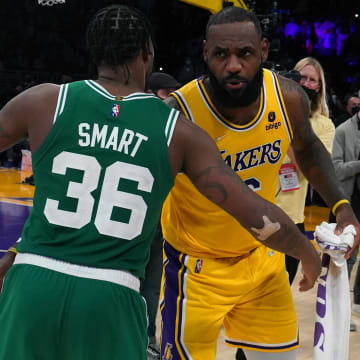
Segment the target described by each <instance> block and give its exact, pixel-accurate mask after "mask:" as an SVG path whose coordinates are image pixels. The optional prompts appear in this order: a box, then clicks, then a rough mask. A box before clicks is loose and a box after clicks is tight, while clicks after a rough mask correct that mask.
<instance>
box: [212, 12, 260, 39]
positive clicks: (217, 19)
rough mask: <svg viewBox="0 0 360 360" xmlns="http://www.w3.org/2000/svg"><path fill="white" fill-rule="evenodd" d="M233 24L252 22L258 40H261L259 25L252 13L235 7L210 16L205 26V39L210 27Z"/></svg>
mask: <svg viewBox="0 0 360 360" xmlns="http://www.w3.org/2000/svg"><path fill="white" fill-rule="evenodd" d="M235 22H252V23H253V24H254V26H255V29H256V32H257V33H258V35H259V37H260V39H261V38H262V30H261V25H260V22H259V19H258V18H257V16H256V15H255V14H254V13H252V12H250V11H248V10H245V9H242V8H239V7H236V6H227V7H225V8H224V9H222V10H221V11H219V12H218V13H216V14H214V15H212V16H210V18H209V21H208V23H207V25H206V39H207V38H208V33H209V28H210V26H212V25H220V24H231V23H235Z"/></svg>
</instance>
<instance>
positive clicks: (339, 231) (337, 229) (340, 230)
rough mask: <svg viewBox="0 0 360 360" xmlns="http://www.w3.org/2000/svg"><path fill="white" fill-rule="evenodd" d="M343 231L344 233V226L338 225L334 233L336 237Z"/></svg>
mask: <svg viewBox="0 0 360 360" xmlns="http://www.w3.org/2000/svg"><path fill="white" fill-rule="evenodd" d="M343 231H344V226H342V225H340V224H338V223H337V224H336V227H335V231H334V233H335V235H340V234H341V233H342V232H343Z"/></svg>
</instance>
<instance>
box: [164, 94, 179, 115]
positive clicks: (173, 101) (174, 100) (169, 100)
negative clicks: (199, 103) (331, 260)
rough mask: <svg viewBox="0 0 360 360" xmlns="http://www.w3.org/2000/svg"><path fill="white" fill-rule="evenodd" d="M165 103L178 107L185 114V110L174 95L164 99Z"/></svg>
mask: <svg viewBox="0 0 360 360" xmlns="http://www.w3.org/2000/svg"><path fill="white" fill-rule="evenodd" d="M164 103H165V104H166V105H169V106H170V107H172V108H174V109H176V110H179V111H180V112H181V113H182V114H183V111H182V110H181V107H180V105H179V103H178V102H177V100H176V99H175V98H174V97H173V96H169V97H167V98H166V99H165V100H164Z"/></svg>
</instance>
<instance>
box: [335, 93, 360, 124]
mask: <svg viewBox="0 0 360 360" xmlns="http://www.w3.org/2000/svg"><path fill="white" fill-rule="evenodd" d="M344 105H345V109H346V112H345V113H344V114H342V115H340V116H339V117H337V118H336V119H335V121H334V124H335V127H338V126H339V125H340V124H342V123H343V122H345V121H346V120H347V119H349V117H351V116H353V115H355V114H356V113H357V112H359V110H360V97H359V96H358V95H357V94H356V93H350V94H347V95H346V96H345V98H344Z"/></svg>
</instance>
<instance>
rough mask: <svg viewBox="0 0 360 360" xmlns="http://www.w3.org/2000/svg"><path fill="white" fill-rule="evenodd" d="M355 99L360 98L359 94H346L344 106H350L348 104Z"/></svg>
mask: <svg viewBox="0 0 360 360" xmlns="http://www.w3.org/2000/svg"><path fill="white" fill-rule="evenodd" d="M353 97H356V98H358V97H359V96H358V94H356V93H349V94H346V95H345V97H344V105H345V107H346V106H347V105H348V102H349V101H350V99H351V98H353Z"/></svg>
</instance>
